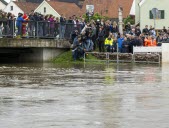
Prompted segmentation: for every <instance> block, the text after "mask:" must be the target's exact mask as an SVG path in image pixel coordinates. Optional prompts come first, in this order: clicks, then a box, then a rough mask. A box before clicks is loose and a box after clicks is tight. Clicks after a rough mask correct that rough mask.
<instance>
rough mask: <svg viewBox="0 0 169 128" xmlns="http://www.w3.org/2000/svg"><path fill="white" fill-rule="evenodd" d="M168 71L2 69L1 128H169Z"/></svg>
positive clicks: (102, 67)
mask: <svg viewBox="0 0 169 128" xmlns="http://www.w3.org/2000/svg"><path fill="white" fill-rule="evenodd" d="M168 81H169V65H164V66H159V65H142V64H137V65H132V64H120V65H98V64H97V65H91V64H86V65H71V66H70V65H53V64H10V65H8V64H6V65H4V64H0V128H168V127H169V122H168V120H169V83H168Z"/></svg>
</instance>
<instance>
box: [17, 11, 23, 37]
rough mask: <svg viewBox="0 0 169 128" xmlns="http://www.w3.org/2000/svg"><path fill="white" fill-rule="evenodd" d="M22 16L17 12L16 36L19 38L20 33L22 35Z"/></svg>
mask: <svg viewBox="0 0 169 128" xmlns="http://www.w3.org/2000/svg"><path fill="white" fill-rule="evenodd" d="M22 16H23V14H22V13H18V17H17V20H16V27H17V28H18V32H17V38H21V35H22V22H24V19H23V17H22Z"/></svg>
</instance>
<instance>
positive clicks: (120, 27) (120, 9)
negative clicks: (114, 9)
mask: <svg viewBox="0 0 169 128" xmlns="http://www.w3.org/2000/svg"><path fill="white" fill-rule="evenodd" d="M118 12H119V32H120V34H123V8H122V7H120V6H119V10H118Z"/></svg>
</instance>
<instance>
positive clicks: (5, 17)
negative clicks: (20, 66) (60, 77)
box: [0, 11, 169, 60]
mask: <svg viewBox="0 0 169 128" xmlns="http://www.w3.org/2000/svg"><path fill="white" fill-rule="evenodd" d="M118 28H119V27H118V24H117V22H116V21H112V20H106V21H105V20H104V19H97V20H96V21H95V20H90V22H86V21H85V19H84V18H82V17H81V16H80V17H76V15H73V16H71V17H69V18H66V17H64V16H63V15H61V17H55V16H53V15H42V14H39V13H37V12H34V11H31V13H29V14H28V13H27V14H22V13H19V14H18V16H17V17H15V16H14V15H13V14H11V13H6V12H3V11H0V38H2V37H4V36H7V37H15V36H16V38H21V37H29V38H31V37H43V38H47V37H52V38H60V39H65V38H66V39H70V42H71V43H72V45H73V50H72V51H73V52H72V53H73V59H74V60H77V59H79V58H81V57H83V55H84V53H85V52H90V51H96V50H97V49H98V51H99V52H120V53H133V46H160V45H161V42H163V41H167V40H169V28H168V29H166V28H165V27H163V29H162V30H161V31H159V32H158V33H157V31H155V29H154V28H153V27H152V26H148V25H146V26H145V28H144V29H143V30H140V27H139V25H136V26H134V25H131V24H130V22H128V23H127V24H126V25H125V26H124V30H123V34H120V33H119V29H118ZM15 34H16V35H15Z"/></svg>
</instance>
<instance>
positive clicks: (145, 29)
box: [143, 25, 149, 35]
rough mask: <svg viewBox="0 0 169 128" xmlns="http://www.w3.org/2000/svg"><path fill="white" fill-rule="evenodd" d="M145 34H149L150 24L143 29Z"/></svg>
mask: <svg viewBox="0 0 169 128" xmlns="http://www.w3.org/2000/svg"><path fill="white" fill-rule="evenodd" d="M143 34H144V35H148V34H149V30H148V25H146V26H145V28H144V29H143Z"/></svg>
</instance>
